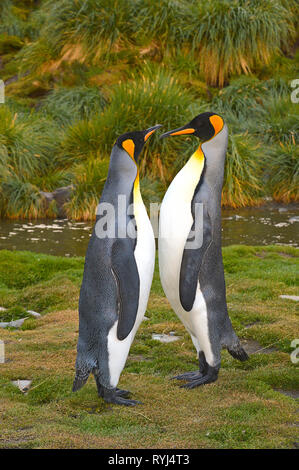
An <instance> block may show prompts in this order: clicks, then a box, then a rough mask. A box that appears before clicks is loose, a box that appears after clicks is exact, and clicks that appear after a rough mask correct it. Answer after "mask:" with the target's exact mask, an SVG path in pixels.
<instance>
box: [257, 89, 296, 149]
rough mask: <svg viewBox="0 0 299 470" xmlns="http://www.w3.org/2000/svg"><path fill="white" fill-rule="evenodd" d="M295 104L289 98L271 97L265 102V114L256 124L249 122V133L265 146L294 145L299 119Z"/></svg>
mask: <svg viewBox="0 0 299 470" xmlns="http://www.w3.org/2000/svg"><path fill="white" fill-rule="evenodd" d="M297 106H298V105H297V104H296V103H292V102H291V100H290V96H289V95H286V96H285V97H279V96H275V95H273V96H272V97H271V98H270V99H269V100H267V101H266V102H265V105H264V109H265V112H264V113H263V115H262V116H261V118H260V119H259V122H258V123H254V120H253V119H251V120H250V121H249V131H250V132H251V133H253V134H255V135H256V136H258V137H259V138H261V139H263V140H264V142H265V143H266V144H273V143H279V142H282V143H283V144H288V143H289V144H294V145H295V143H296V141H298V136H299V119H298V109H297Z"/></svg>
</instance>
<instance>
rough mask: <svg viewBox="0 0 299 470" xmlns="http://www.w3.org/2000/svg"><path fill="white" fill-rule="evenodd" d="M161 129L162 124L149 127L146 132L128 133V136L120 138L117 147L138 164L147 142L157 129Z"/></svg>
mask: <svg viewBox="0 0 299 470" xmlns="http://www.w3.org/2000/svg"><path fill="white" fill-rule="evenodd" d="M160 127H162V126H161V124H157V125H156V126H153V127H149V128H148V129H145V130H144V131H133V132H127V133H126V134H123V135H121V136H120V137H118V139H117V141H116V145H117V146H118V147H119V148H121V149H123V150H125V151H126V152H127V153H128V154H129V155H130V157H131V158H133V160H134V161H135V162H136V163H137V162H138V157H139V155H140V153H141V150H142V149H143V146H144V144H145V142H146V141H147V139H148V138H149V137H150V136H151V135H152V134H153V133H154V132H155V131H156V130H157V129H160Z"/></svg>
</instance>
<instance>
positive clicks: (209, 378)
mask: <svg viewBox="0 0 299 470" xmlns="http://www.w3.org/2000/svg"><path fill="white" fill-rule="evenodd" d="M218 371H219V368H217V367H211V366H209V369H208V372H207V374H205V375H200V376H199V377H198V378H195V379H193V380H190V381H189V382H188V383H186V384H184V385H180V388H187V389H188V390H192V388H195V387H199V386H200V385H206V384H210V383H212V382H215V381H216V380H217V378H218Z"/></svg>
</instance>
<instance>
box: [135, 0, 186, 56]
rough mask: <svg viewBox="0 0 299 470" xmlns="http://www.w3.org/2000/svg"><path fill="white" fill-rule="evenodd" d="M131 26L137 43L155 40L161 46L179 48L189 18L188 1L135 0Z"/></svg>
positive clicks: (182, 41) (184, 38)
mask: <svg viewBox="0 0 299 470" xmlns="http://www.w3.org/2000/svg"><path fill="white" fill-rule="evenodd" d="M135 3H136V4H135V16H134V18H132V28H133V31H134V32H135V38H136V40H137V42H138V43H139V44H144V43H149V42H151V41H153V40H156V41H157V42H158V43H159V44H160V45H162V46H163V48H170V49H172V50H173V51H176V50H178V49H180V47H181V46H182V45H183V43H184V41H185V40H186V33H187V31H188V24H189V22H190V20H191V18H190V17H191V13H192V12H191V9H190V3H189V2H186V1H185V0H183V1H178V0H137V2H135Z"/></svg>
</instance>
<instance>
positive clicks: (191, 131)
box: [169, 129, 195, 135]
mask: <svg viewBox="0 0 299 470" xmlns="http://www.w3.org/2000/svg"><path fill="white" fill-rule="evenodd" d="M194 132H195V129H183V130H181V131H177V132H173V133H172V134H169V135H184V134H193V133H194Z"/></svg>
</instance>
